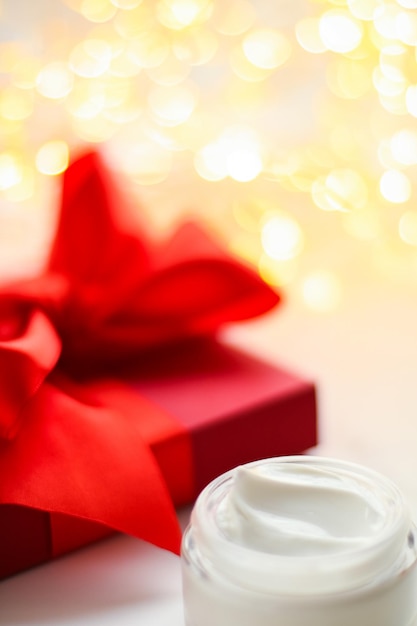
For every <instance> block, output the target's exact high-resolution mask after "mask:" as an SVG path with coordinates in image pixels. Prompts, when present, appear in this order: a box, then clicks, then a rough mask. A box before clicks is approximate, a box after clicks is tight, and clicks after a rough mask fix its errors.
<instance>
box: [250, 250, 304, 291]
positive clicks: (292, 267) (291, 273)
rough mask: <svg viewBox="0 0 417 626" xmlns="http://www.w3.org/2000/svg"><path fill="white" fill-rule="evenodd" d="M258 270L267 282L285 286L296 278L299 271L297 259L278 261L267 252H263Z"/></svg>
mask: <svg viewBox="0 0 417 626" xmlns="http://www.w3.org/2000/svg"><path fill="white" fill-rule="evenodd" d="M258 271H259V274H260V276H261V278H263V280H264V281H265V282H267V283H269V284H270V285H274V286H276V287H283V286H285V285H289V284H290V283H291V282H292V281H293V280H294V278H295V276H296V272H297V261H296V260H295V259H285V260H283V261H276V260H274V259H271V257H270V256H268V255H267V254H262V256H261V258H260V259H259V263H258Z"/></svg>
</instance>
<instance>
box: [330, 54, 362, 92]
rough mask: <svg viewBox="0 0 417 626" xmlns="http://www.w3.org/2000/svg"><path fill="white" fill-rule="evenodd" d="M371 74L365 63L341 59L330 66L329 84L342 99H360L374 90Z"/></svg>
mask: <svg viewBox="0 0 417 626" xmlns="http://www.w3.org/2000/svg"><path fill="white" fill-rule="evenodd" d="M369 74H370V73H369V70H368V68H367V66H366V65H365V64H364V63H363V62H361V61H353V60H351V59H345V58H341V59H337V61H336V62H335V63H332V64H330V65H329V68H328V72H327V82H328V85H329V87H330V89H331V90H332V91H333V93H335V94H336V95H337V96H339V97H340V98H349V99H358V98H360V97H362V96H364V95H365V94H366V93H368V92H369V91H370V89H371V88H372V81H371V78H370V75H369Z"/></svg>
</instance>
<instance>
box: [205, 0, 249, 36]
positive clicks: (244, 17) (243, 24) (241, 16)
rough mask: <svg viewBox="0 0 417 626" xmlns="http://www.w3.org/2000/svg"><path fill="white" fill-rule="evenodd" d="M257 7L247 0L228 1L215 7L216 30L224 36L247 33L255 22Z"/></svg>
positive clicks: (214, 20)
mask: <svg viewBox="0 0 417 626" xmlns="http://www.w3.org/2000/svg"><path fill="white" fill-rule="evenodd" d="M255 17H256V14H255V7H254V6H253V4H252V3H251V2H248V1H247V0H228V1H227V2H222V3H217V4H216V5H215V10H214V15H213V22H214V28H215V29H216V30H217V31H218V32H219V33H221V34H222V35H228V36H236V35H242V34H243V33H245V32H246V31H247V30H249V28H250V27H251V26H252V24H253V23H254V21H255Z"/></svg>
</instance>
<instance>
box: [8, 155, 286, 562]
mask: <svg viewBox="0 0 417 626" xmlns="http://www.w3.org/2000/svg"><path fill="white" fill-rule="evenodd" d="M62 197H63V200H62V206H61V214H60V221H59V225H58V230H57V234H56V238H55V241H54V244H53V248H52V253H51V256H50V261H49V265H48V267H47V270H46V271H45V273H44V274H43V275H42V276H40V277H39V278H37V279H34V280H30V281H27V282H23V283H19V284H14V285H11V286H8V287H7V288H6V287H5V288H3V290H2V292H1V293H0V381H1V382H0V476H1V480H0V503H8V504H19V505H24V506H29V507H33V508H36V509H42V510H45V511H50V512H55V513H56V512H59V513H64V514H67V515H72V516H77V517H81V518H87V519H91V520H94V521H97V522H100V523H102V524H105V525H107V526H109V527H111V528H114V529H117V530H121V531H123V532H126V533H129V534H132V535H135V536H138V537H141V538H143V539H145V540H147V541H151V542H152V543H155V544H156V545H158V546H162V547H164V548H168V549H171V550H174V551H177V550H178V546H179V538H180V535H179V529H178V526H177V522H176V516H175V512H174V508H173V505H172V502H171V500H170V497H169V494H168V491H167V488H166V485H165V484H164V481H163V478H162V476H161V474H160V471H159V469H158V467H157V465H156V461H155V459H154V457H153V455H152V453H151V451H150V449H149V446H148V444H147V443H145V442H144V441H143V439H142V437H141V434H140V432H139V431H138V428H137V425H136V423H135V420H134V418H133V417H132V415H124V414H122V413H120V412H118V411H115V410H114V409H112V408H109V407H106V406H103V405H102V404H101V403H100V402H99V401H97V396H96V395H94V393H93V391H92V389H93V387H91V385H90V383H89V381H88V378H87V379H86V378H85V376H84V378H83V379H82V380H79V378H80V374H81V373H84V375H85V373H86V372H87V373H92V374H95V375H98V374H99V373H100V372H101V371H108V370H110V369H113V370H114V368H115V366H117V364H120V363H126V362H127V361H129V359H132V358H135V359H140V358H141V355H143V354H145V352H144V349H146V348H149V347H154V346H157V345H159V344H163V343H167V342H171V341H175V340H179V339H182V338H186V337H190V336H195V335H204V334H207V333H212V332H214V331H215V330H216V329H217V328H218V327H219V326H220V325H221V324H223V323H225V322H230V321H237V320H243V319H247V318H250V317H254V316H256V315H259V314H261V313H263V312H265V311H267V310H269V309H270V308H272V307H273V306H274V305H276V304H277V302H278V301H279V296H278V295H277V294H276V293H275V292H274V291H272V290H271V289H270V288H269V287H268V286H267V285H266V284H265V283H263V282H262V281H261V279H260V278H259V277H258V276H257V275H256V274H255V273H253V272H252V271H251V270H249V269H248V268H246V267H244V266H243V265H241V264H240V263H238V262H236V261H234V260H232V259H231V258H229V257H227V256H226V255H225V254H224V253H223V252H222V251H221V250H220V249H219V248H218V247H217V246H216V245H215V244H214V243H213V242H212V241H211V240H210V239H209V238H208V237H207V235H206V234H205V233H204V232H202V231H201V230H200V229H199V228H198V227H197V226H195V225H192V224H186V225H184V226H183V227H181V228H180V229H179V230H178V232H177V233H176V234H175V235H174V236H173V237H172V239H171V240H170V241H169V242H168V243H167V244H166V245H164V246H161V247H158V246H151V245H150V244H147V243H146V242H145V240H144V239H141V238H139V237H138V236H137V235H135V234H134V233H133V232H131V231H132V229H131V227H129V224H128V223H127V222H126V215H127V214H126V215H125V213H123V211H122V206H121V202H120V198H117V195H116V190H115V188H114V186H113V185H112V184H111V182H110V181H109V176H108V172H106V170H105V168H104V166H103V164H102V163H101V161H100V159H99V157H98V156H97V154H95V153H89V154H87V155H85V156H83V157H81V158H79V159H78V160H76V161H75V162H74V163H73V164H72V165H71V166H70V167H69V169H68V170H67V172H66V174H65V176H64V184H63V195H62ZM77 379H78V380H77Z"/></svg>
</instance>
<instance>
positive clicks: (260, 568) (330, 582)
mask: <svg viewBox="0 0 417 626" xmlns="http://www.w3.org/2000/svg"><path fill="white" fill-rule="evenodd" d="M289 463H296V464H303V465H307V466H313V467H320V468H324V469H326V468H330V469H331V470H333V471H336V472H337V471H339V472H348V473H349V475H350V476H351V477H353V479H354V478H355V476H357V477H358V480H359V479H360V480H366V481H368V482H369V484H370V485H372V486H374V487H375V489H376V490H378V492H379V495H380V497H381V500H382V499H383V496H385V497H386V499H387V502H390V506H388V504H387V510H386V513H387V514H386V519H385V520H384V522H385V523H384V525H383V528H381V529H380V530H379V532H378V533H376V534H375V536H374V537H370V538H369V541H368V542H367V545H366V546H360V547H357V548H354V549H352V550H351V551H350V552H346V553H344V554H340V553H336V554H325V555H323V556H320V558H317V556H310V555H297V556H296V557H295V556H288V555H281V554H270V553H268V552H262V551H256V550H254V549H253V548H252V547H248V546H246V545H242V544H239V543H234V542H233V541H231V540H230V537H227V536H226V535H225V534H224V533H223V532H222V530H221V529H220V528H219V527H218V525H217V520H216V515H215V511H216V506H218V504H219V502H220V501H222V499H223V498H224V497H225V495H226V494H227V493H228V491H229V490H230V488H231V486H232V485H233V481H234V477H235V475H236V471H237V470H238V469H239V467H242V466H239V467H238V468H234V469H232V470H230V471H229V472H226V473H225V474H223V475H221V476H219V477H218V478H216V479H215V480H214V481H213V482H212V483H210V484H209V485H208V486H207V487H206V488H205V489H204V490H203V491H202V492H201V493H200V495H199V497H198V499H197V501H196V504H195V507H194V510H193V513H192V518H191V526H192V527H193V530H194V532H195V536H196V540H197V541H198V545H199V551H200V553H201V555H202V557H203V558H205V559H206V560H207V561H208V563H209V564H212V565H213V564H216V565H215V567H216V568H217V569H220V570H221V571H222V572H223V574H224V575H225V576H227V578H229V579H230V580H232V581H234V582H235V583H237V584H239V585H242V586H244V587H249V588H251V589H257V590H258V591H263V592H265V591H267V592H271V593H277V592H278V593H283V594H296V595H300V594H301V595H305V594H307V595H312V594H320V593H337V592H347V591H350V590H352V589H357V588H358V587H363V586H366V585H371V584H376V581H381V580H383V579H386V578H387V577H388V578H389V576H390V575H393V574H394V573H396V572H398V571H399V570H401V569H402V568H404V567H405V565H406V561H407V555H408V561H410V554H409V548H408V544H407V540H408V536H409V533H410V531H411V529H412V522H411V517H410V513H409V510H408V507H407V505H406V503H405V501H404V498H403V496H402V494H401V492H400V490H399V489H398V488H397V487H396V485H395V484H394V483H393V482H392V481H391V480H389V479H388V478H386V477H385V476H383V475H382V474H379V473H378V472H376V471H374V470H372V469H370V468H367V467H364V466H361V465H359V464H356V463H352V462H350V461H344V460H339V459H332V458H329V457H319V456H308V455H295V456H285V457H273V458H269V459H261V460H258V461H254V462H252V463H248V464H246V465H244V466H243V467H245V468H257V467H259V466H263V465H265V464H279V465H280V466H281V465H282V464H289ZM407 550H408V552H407ZM413 559H415V555H414V554H413ZM248 562H250V564H251V567H250V569H251V574H250V576H248V571H247V568H246V567H245V563H248ZM236 564H239V566H238V567H237V566H236ZM408 564H409V563H408ZM213 566H214V565H213Z"/></svg>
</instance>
